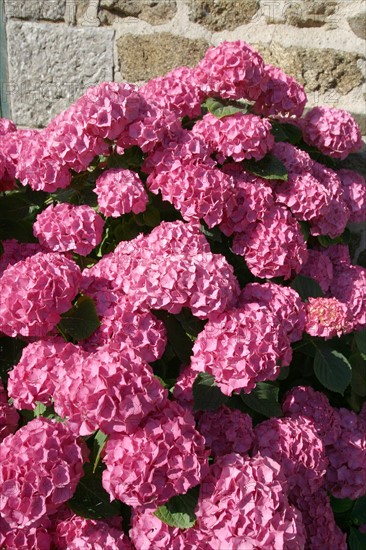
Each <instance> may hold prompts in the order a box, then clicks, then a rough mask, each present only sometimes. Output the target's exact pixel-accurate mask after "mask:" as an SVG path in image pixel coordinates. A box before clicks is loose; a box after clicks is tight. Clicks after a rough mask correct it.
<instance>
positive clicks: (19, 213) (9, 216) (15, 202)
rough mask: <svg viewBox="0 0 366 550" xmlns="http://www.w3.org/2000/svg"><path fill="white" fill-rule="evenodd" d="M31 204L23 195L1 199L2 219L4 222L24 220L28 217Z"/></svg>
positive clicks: (5, 196)
mask: <svg viewBox="0 0 366 550" xmlns="http://www.w3.org/2000/svg"><path fill="white" fill-rule="evenodd" d="M29 207H30V203H29V201H28V200H27V199H26V198H25V195H24V194H23V193H20V192H19V193H12V194H11V195H4V196H2V197H0V218H1V219H3V220H12V221H16V220H22V219H23V218H25V217H26V216H27V215H28V212H29Z"/></svg>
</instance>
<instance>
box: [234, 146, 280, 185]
mask: <svg viewBox="0 0 366 550" xmlns="http://www.w3.org/2000/svg"><path fill="white" fill-rule="evenodd" d="M242 164H243V166H244V168H245V170H247V171H248V172H251V173H252V174H254V175H255V176H259V177H260V178H263V179H266V180H282V181H287V179H288V173H287V169H286V166H285V165H284V164H283V162H281V161H280V159H278V158H277V157H275V156H274V155H271V154H270V153H269V154H267V155H266V156H265V157H263V158H262V159H261V160H257V161H255V160H253V159H250V160H243V163H242Z"/></svg>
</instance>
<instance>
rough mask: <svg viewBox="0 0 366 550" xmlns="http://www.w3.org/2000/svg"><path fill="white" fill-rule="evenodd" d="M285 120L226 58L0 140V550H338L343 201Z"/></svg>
mask: <svg viewBox="0 0 366 550" xmlns="http://www.w3.org/2000/svg"><path fill="white" fill-rule="evenodd" d="M305 104H306V95H305V91H304V89H303V87H302V86H301V85H300V84H299V83H298V82H296V81H295V80H294V79H293V78H292V77H290V76H288V75H286V74H285V73H283V72H282V71H281V69H279V68H278V67H273V66H272V65H266V64H265V63H264V61H263V59H262V57H261V55H260V54H259V53H257V52H256V51H255V50H254V49H253V48H252V47H251V46H249V45H248V44H246V43H245V42H242V41H240V40H238V41H236V42H222V43H221V44H219V45H218V46H217V47H211V48H209V49H208V51H207V52H206V55H205V57H204V58H203V59H202V61H201V62H199V63H198V65H197V66H196V67H192V68H188V67H178V68H176V69H174V70H173V71H171V72H170V73H168V74H167V75H166V76H161V77H157V78H155V79H153V80H151V81H150V82H148V83H146V84H143V85H142V86H141V87H140V88H138V87H137V86H134V85H130V84H127V83H123V82H121V83H116V82H111V83H108V82H104V83H102V84H100V85H99V86H95V87H93V88H90V89H89V90H88V91H87V92H86V93H85V94H84V95H83V96H82V97H81V98H80V99H79V100H78V101H77V102H76V103H75V104H73V105H71V106H70V107H69V108H68V109H67V110H66V111H64V112H62V113H60V114H59V115H58V116H57V117H55V118H54V119H53V120H52V121H51V122H50V123H49V124H48V126H47V127H46V128H44V129H42V130H24V129H19V130H18V129H17V128H16V127H15V125H14V124H13V123H12V122H11V121H8V120H6V119H0V210H1V213H2V214H4V218H5V219H4V222H3V221H2V222H1V224H0V238H1V243H0V294H1V299H0V354H1V360H2V363H1V376H2V379H3V382H1V383H0V454H1V460H0V463H1V464H0V474H1V478H0V511H1V515H2V519H1V522H0V547H1V548H3V547H4V549H6V550H13V549H14V550H23V549H24V550H28V549H30V548H34V549H38V548H39V549H40V550H53V548H56V547H57V548H60V549H62V548H65V549H66V548H68V549H75V550H76V549H77V550H79V549H81V550H82V549H84V548H85V549H89V548H90V549H96V550H98V549H100V550H104V549H109V548H110V549H111V550H112V549H122V550H130V549H132V548H134V547H135V548H136V550H155V549H159V548H166V549H170V548H171V549H172V550H228V549H230V550H244V549H245V550H249V549H253V550H254V549H255V550H257V549H265V550H267V549H268V550H271V549H273V550H280V549H284V550H297V549H298V550H304V549H309V550H312V549H315V550H323V549H326V548H329V550H330V549H331V550H333V549H340V550H345V548H346V546H347V542H346V538H347V534H346V533H343V532H342V531H341V530H340V528H339V527H338V526H337V524H336V521H335V520H336V519H337V517H336V515H334V514H333V511H332V506H331V504H332V498H330V497H329V495H331V496H332V497H335V498H337V499H343V498H347V499H352V500H356V499H359V498H363V497H364V496H365V495H366V439H365V433H366V404H365V403H364V402H365V393H366V390H365V380H364V378H365V377H364V363H363V360H364V354H365V349H364V343H363V336H364V332H360V331H364V330H365V328H366V269H365V267H362V265H353V263H352V260H351V255H352V256H357V255H359V257H361V256H360V254H359V253H360V248H361V244H356V245H355V244H354V243H353V241H352V239H353V234H352V231H354V225H353V224H362V223H364V222H365V220H366V183H365V179H364V177H363V176H362V175H360V174H359V173H358V172H357V171H356V168H355V170H353V169H351V168H350V166H352V165H350V164H346V163H344V162H343V160H344V159H345V158H346V157H347V156H348V155H349V153H355V152H357V151H358V150H360V148H361V145H362V142H361V134H360V129H359V128H358V126H357V124H356V122H355V121H354V120H353V119H352V117H351V115H349V114H348V113H346V112H345V111H342V110H339V109H334V108H327V107H315V108H313V109H311V110H310V111H308V113H307V114H306V115H303V110H304V107H305ZM325 157H330V158H328V160H327V159H326V158H325ZM347 162H349V161H347ZM18 201H19V204H18ZM13 218H14V219H13ZM350 224H351V225H350ZM355 227H356V228H357V226H355ZM346 243H347V244H346ZM348 244H349V246H348ZM356 246H357V250H356V251H355V247H356ZM360 263H361V262H360ZM352 331H354V332H355V333H356V334H355V335H352V334H351V333H352ZM347 354H348V355H347ZM322 388H323V391H319V390H320V389H322ZM351 409H352V410H351ZM281 411H282V412H281ZM359 411H360V412H359ZM358 412H359V414H357V413H358ZM282 415H284V416H282ZM253 426H254V427H253ZM88 457H89V458H88ZM88 460H90V463H88ZM83 476H85V479H84V480H82V477H83ZM171 499H173V500H171ZM109 501H110V502H109ZM115 501H117V502H115ZM118 501H120V502H118ZM66 503H67V504H66ZM122 503H123V504H122ZM332 505H333V504H332ZM157 508H159V510H157ZM358 508H359V504H357V505H356V506H354V507H353V506H352V514H356V511H357V509H358ZM118 510H121V515H119V516H117V517H115V514H116V513H118ZM130 512H131V514H130ZM130 515H131V518H130V517H129V516H130ZM84 516H85V517H84ZM121 516H123V518H124V525H123V528H122V521H121V519H122V518H121ZM347 521H348V523H347ZM347 521H345V522H344V525H351V523H352V521H354V525H355V526H357V527H358V525H361V524H362V522H363V523H364V518H363V516H360V517H357V518H354V517H353V516H352V518H351V519H350V520H348V519H347ZM344 525H343V526H342V528H344ZM347 528H348V527H347ZM360 533H362V529H361V530H360Z"/></svg>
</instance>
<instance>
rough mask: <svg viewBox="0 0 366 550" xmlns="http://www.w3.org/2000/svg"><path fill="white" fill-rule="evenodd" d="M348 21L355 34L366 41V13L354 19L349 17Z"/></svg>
mask: <svg viewBox="0 0 366 550" xmlns="http://www.w3.org/2000/svg"><path fill="white" fill-rule="evenodd" d="M347 21H348V24H349V26H350V27H351V29H352V30H353V32H354V33H355V34H356V35H357V36H358V37H359V38H363V39H364V40H366V11H365V12H364V13H359V14H358V15H355V16H354V17H349V18H348V19H347Z"/></svg>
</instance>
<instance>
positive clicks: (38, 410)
mask: <svg viewBox="0 0 366 550" xmlns="http://www.w3.org/2000/svg"><path fill="white" fill-rule="evenodd" d="M46 410H47V407H46V405H44V404H43V403H40V402H39V401H37V405H36V408H35V409H34V411H33V414H34V418H38V417H39V416H42V415H43V414H44V413H45V412H46Z"/></svg>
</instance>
